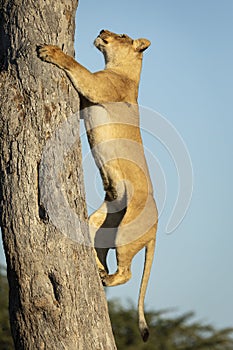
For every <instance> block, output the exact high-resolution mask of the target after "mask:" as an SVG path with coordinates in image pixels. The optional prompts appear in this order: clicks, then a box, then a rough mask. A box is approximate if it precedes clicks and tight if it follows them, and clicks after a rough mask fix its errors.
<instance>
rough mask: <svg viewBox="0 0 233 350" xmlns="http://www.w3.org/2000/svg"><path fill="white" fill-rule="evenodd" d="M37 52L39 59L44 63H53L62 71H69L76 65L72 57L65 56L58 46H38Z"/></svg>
mask: <svg viewBox="0 0 233 350" xmlns="http://www.w3.org/2000/svg"><path fill="white" fill-rule="evenodd" d="M37 52H38V56H39V57H40V59H42V60H43V61H45V62H49V63H53V64H55V65H57V66H58V67H59V68H62V69H69V68H71V67H72V66H73V65H74V64H75V63H76V61H75V60H74V59H73V57H71V56H69V55H66V54H65V53H64V52H63V51H62V50H61V49H60V48H59V47H58V46H54V45H43V46H38V47H37Z"/></svg>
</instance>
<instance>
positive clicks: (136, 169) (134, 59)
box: [38, 30, 158, 341]
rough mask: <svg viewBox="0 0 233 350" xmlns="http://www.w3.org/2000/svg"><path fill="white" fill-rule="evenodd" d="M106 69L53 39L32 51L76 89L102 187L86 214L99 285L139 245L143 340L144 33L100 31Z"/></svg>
mask: <svg viewBox="0 0 233 350" xmlns="http://www.w3.org/2000/svg"><path fill="white" fill-rule="evenodd" d="M94 44H95V46H96V47H97V48H98V49H99V50H100V51H101V52H102V53H103V54H104V58H105V63H106V66H105V69H104V70H101V71H99V72H96V73H91V72H90V71H88V70H87V69H86V68H85V67H83V66H82V65H81V64H79V63H78V62H76V61H75V60H74V59H73V58H72V57H70V56H68V55H66V54H65V53H64V52H63V51H62V50H61V49H60V48H58V47H57V46H51V45H44V46H40V47H39V48H38V53H39V57H40V58H41V59H42V60H44V61H47V62H51V63H53V64H55V65H56V66H58V67H59V68H61V69H63V70H64V71H65V72H66V73H67V75H68V76H69V78H70V79H71V81H72V83H73V85H74V87H75V88H76V90H77V91H78V92H79V94H80V101H81V110H82V111H83V113H82V114H83V118H84V122H85V126H86V130H87V135H88V140H89V143H90V146H91V149H92V153H93V156H94V159H95V162H96V164H97V166H98V168H99V170H100V174H101V177H102V180H103V185H104V190H105V192H106V195H105V200H104V202H103V204H102V205H101V207H100V208H99V209H98V210H96V211H95V212H94V213H93V214H92V215H91V216H90V218H89V226H90V233H91V237H92V242H93V245H94V246H95V251H96V261H97V265H98V268H99V272H100V276H101V279H102V281H103V284H104V285H105V286H116V285H118V284H122V283H125V282H127V281H128V280H129V279H130V277H131V271H130V269H131V262H132V259H133V257H134V255H135V254H136V253H137V252H138V251H140V250H141V249H142V248H144V247H145V248H146V254H145V265H144V272H143V277H142V282H141V288H140V295H139V302H138V312H139V328H140V332H141V335H142V338H143V340H144V341H146V340H147V338H148V336H149V331H148V326H147V324H146V320H145V316H144V298H145V292H146V287H147V283H148V279H149V274H150V270H151V265H152V261H153V255H154V248H155V234H156V229H157V221H158V214H157V208H156V204H155V201H154V198H153V189H152V184H151V180H150V176H149V172H148V168H147V164H146V160H145V156H144V151H143V146H142V139H141V134H140V129H139V113H138V105H137V98H138V85H139V80H140V73H141V66H142V56H143V51H144V50H146V49H147V48H148V46H149V45H150V41H149V40H147V39H137V40H133V39H131V38H130V37H129V36H127V35H125V34H122V35H118V34H114V33H112V32H110V31H108V30H102V31H101V32H100V34H99V35H98V37H97V38H96V40H95V42H94ZM110 248H114V249H115V250H116V258H117V271H116V273H114V274H108V267H107V262H106V258H107V254H108V251H109V249H110Z"/></svg>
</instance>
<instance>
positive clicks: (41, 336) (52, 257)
mask: <svg viewBox="0 0 233 350" xmlns="http://www.w3.org/2000/svg"><path fill="white" fill-rule="evenodd" d="M76 7H77V0H61V1H59V2H58V1H55V0H37V1H34V0H0V9H1V13H0V101H1V104H0V116H1V120H0V150H1V160H0V225H1V228H2V234H3V243H4V249H5V253H6V259H7V269H8V280H9V285H10V319H11V328H12V333H13V338H14V343H15V347H16V349H33V350H35V349H69V350H72V349H79V350H80V349H88V350H89V349H104V350H106V349H115V348H116V347H115V343H114V339H113V336H112V330H111V325H110V321H109V317H108V311H107V306H106V300H105V296H104V291H103V288H102V286H101V282H100V279H99V277H98V273H97V270H96V266H95V260H94V257H93V250H92V248H91V247H90V245H89V244H88V242H89V239H88V229H87V213H86V206H85V195H84V189H83V188H84V185H83V175H82V167H81V151H80V144H79V140H78V136H77V135H78V126H79V124H78V115H77V112H78V109H79V98H78V94H77V92H76V91H75V90H74V88H73V86H72V85H71V84H70V82H69V81H68V79H67V77H66V76H65V75H64V73H63V72H62V71H61V70H59V69H57V68H56V67H55V66H52V65H49V64H47V63H43V62H42V61H41V60H40V59H38V57H37V54H36V46H37V45H38V44H42V43H49V44H55V45H58V46H60V47H63V49H64V51H65V52H67V53H69V54H72V53H73V41H74V18H75V12H76ZM75 113H76V117H75V118H74V114H75ZM70 118H71V119H70ZM70 120H71V121H70ZM55 131H56V132H55ZM60 200H61V201H60ZM66 220H67V221H66Z"/></svg>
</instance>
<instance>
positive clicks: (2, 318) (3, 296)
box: [0, 265, 14, 350]
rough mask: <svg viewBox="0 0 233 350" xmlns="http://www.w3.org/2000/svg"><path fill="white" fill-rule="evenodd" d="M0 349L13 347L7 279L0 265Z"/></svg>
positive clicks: (6, 349)
mask: <svg viewBox="0 0 233 350" xmlns="http://www.w3.org/2000/svg"><path fill="white" fill-rule="evenodd" d="M0 349H1V350H12V349H14V346H13V341H12V337H11V331H10V324H9V314H8V281H7V277H6V271H5V268H4V267H3V266H1V265H0Z"/></svg>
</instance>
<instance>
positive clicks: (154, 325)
mask: <svg viewBox="0 0 233 350" xmlns="http://www.w3.org/2000/svg"><path fill="white" fill-rule="evenodd" d="M109 312H110V317H111V321H112V327H113V332H114V335H115V339H116V343H117V348H118V350H126V349H127V350H194V349H195V350H210V349H211V350H233V339H232V338H231V334H232V332H233V329H230V328H229V329H223V330H220V331H217V330H215V329H214V328H213V327H212V326H210V325H203V324H201V323H198V322H192V320H191V319H192V317H193V316H194V314H193V313H186V314H184V315H181V316H179V317H176V318H172V319H171V318H168V317H165V312H164V311H159V312H149V313H148V314H147V320H148V323H149V324H150V337H149V340H148V342H147V343H143V342H142V340H141V337H140V334H139V331H138V325H137V312H136V310H135V309H134V308H133V307H132V305H129V307H127V308H123V307H122V306H121V305H120V304H119V302H118V301H110V302H109Z"/></svg>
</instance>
